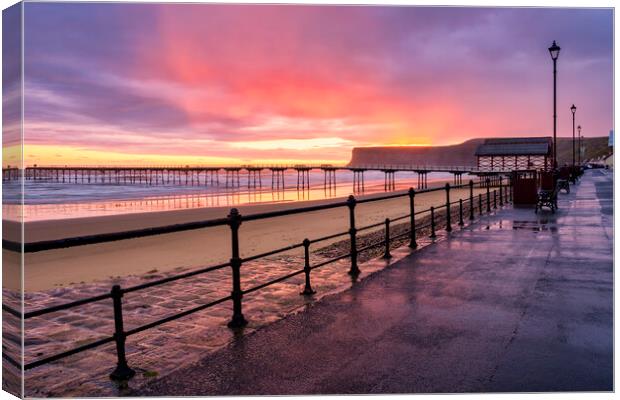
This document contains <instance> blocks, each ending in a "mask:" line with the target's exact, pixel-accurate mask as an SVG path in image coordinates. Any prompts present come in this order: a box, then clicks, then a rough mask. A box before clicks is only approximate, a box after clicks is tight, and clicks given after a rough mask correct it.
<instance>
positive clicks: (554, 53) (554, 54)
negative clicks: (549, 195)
mask: <svg viewBox="0 0 620 400" xmlns="http://www.w3.org/2000/svg"><path fill="white" fill-rule="evenodd" d="M549 54H550V55H551V59H552V60H553V168H554V169H556V168H557V167H558V158H557V146H556V144H557V143H556V142H557V138H556V137H557V123H556V122H557V114H556V93H557V91H556V81H557V79H556V78H557V68H556V66H557V61H558V56H559V55H560V46H558V45H557V44H556V43H555V40H554V41H553V44H552V45H551V47H549Z"/></svg>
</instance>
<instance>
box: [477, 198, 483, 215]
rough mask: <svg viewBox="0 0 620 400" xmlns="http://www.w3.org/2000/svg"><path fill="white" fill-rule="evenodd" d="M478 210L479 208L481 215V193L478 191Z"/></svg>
mask: <svg viewBox="0 0 620 400" xmlns="http://www.w3.org/2000/svg"><path fill="white" fill-rule="evenodd" d="M478 210H480V215H482V212H483V210H482V193H478Z"/></svg>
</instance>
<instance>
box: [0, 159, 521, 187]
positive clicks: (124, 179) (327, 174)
mask: <svg viewBox="0 0 620 400" xmlns="http://www.w3.org/2000/svg"><path fill="white" fill-rule="evenodd" d="M264 170H267V171H269V172H271V188H272V189H285V184H284V174H285V172H286V171H294V172H296V173H297V185H296V189H297V190H307V189H309V188H310V184H311V182H310V171H322V172H323V186H324V188H325V190H330V189H333V188H334V187H335V186H336V174H337V172H338V171H341V172H342V171H348V172H352V173H353V189H354V192H355V193H361V192H363V191H364V183H365V182H364V172H366V171H380V172H383V174H384V178H385V181H384V189H385V190H386V191H389V190H394V188H395V187H396V173H399V174H401V175H402V176H412V174H413V175H415V176H417V182H418V184H417V188H419V189H427V188H428V174H429V173H431V172H446V173H451V174H452V175H453V177H454V179H453V184H454V185H460V184H462V183H463V179H462V176H463V175H464V174H469V175H472V176H478V177H480V178H481V180H485V179H486V177H491V179H492V181H496V180H497V178H498V177H499V176H502V175H503V176H507V175H509V174H510V172H511V170H510V169H501V168H500V169H498V168H495V169H490V168H479V167H476V166H423V165H342V166H337V165H331V164H303V165H300V164H295V165H238V166H221V167H220V166H189V165H186V166H149V167H147V166H114V167H112V166H39V165H34V166H29V167H26V168H25V169H23V170H22V169H19V168H16V167H11V166H7V167H6V168H3V170H2V181H3V182H10V181H16V180H18V179H20V177H21V176H23V177H24V180H26V181H28V182H51V183H61V184H79V185H88V184H97V185H146V186H160V185H184V186H209V187H213V186H220V184H221V185H223V186H224V187H226V188H240V187H241V185H242V184H241V181H242V178H243V180H244V181H245V182H247V187H248V189H260V188H262V187H263V181H262V171H264ZM220 174H222V175H223V176H224V179H223V182H220ZM407 174H409V175H407Z"/></svg>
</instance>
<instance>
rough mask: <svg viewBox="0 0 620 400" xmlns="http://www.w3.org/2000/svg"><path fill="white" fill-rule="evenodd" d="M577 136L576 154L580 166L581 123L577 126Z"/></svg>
mask: <svg viewBox="0 0 620 400" xmlns="http://www.w3.org/2000/svg"><path fill="white" fill-rule="evenodd" d="M577 138H578V139H579V153H578V154H579V156H578V160H579V161H578V163H579V165H580V166H581V151H582V150H581V125H578V126H577Z"/></svg>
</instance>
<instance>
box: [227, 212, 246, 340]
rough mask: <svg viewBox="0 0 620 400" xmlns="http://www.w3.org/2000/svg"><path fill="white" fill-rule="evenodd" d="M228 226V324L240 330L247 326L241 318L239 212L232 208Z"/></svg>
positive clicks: (243, 318)
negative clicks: (231, 310)
mask: <svg viewBox="0 0 620 400" xmlns="http://www.w3.org/2000/svg"><path fill="white" fill-rule="evenodd" d="M228 225H229V226H230V233H231V246H232V252H231V253H232V255H231V258H230V267H231V269H232V292H231V296H232V301H233V316H232V319H231V320H230V322H228V327H229V328H240V327H243V326H245V325H247V323H248V321H247V320H246V319H245V317H244V316H243V312H242V308H241V299H242V298H243V291H242V290H241V257H240V255H239V226H240V225H241V214H239V210H237V209H236V208H233V209H231V210H230V214H228Z"/></svg>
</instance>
